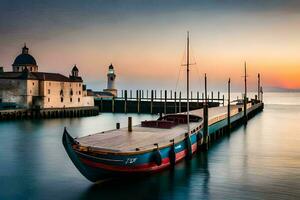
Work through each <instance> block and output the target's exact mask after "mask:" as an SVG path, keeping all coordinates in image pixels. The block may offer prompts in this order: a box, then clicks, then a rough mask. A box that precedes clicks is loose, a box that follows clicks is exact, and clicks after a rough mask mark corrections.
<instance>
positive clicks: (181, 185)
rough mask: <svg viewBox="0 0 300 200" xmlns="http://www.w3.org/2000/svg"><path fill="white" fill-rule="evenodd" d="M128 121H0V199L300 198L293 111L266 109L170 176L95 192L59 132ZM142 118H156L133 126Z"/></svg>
mask: <svg viewBox="0 0 300 200" xmlns="http://www.w3.org/2000/svg"><path fill="white" fill-rule="evenodd" d="M299 102H300V99H299ZM127 117H128V116H127V115H118V114H116V115H112V114H103V115H100V116H97V117H87V118H78V119H49V120H33V121H14V122H0V141H1V145H0V165H1V167H0V180H1V181H0V199H1V200H2V199H300V191H299V188H300V146H299V144H300V137H299V133H300V123H298V121H299V118H300V106H288V105H266V107H265V110H264V112H262V113H261V114H259V115H257V116H256V117H255V118H254V119H251V120H250V121H249V122H248V124H247V126H246V127H243V126H242V127H240V128H237V129H236V130H234V131H233V132H232V134H231V135H229V136H226V137H224V138H223V139H221V140H218V141H217V142H216V143H215V144H214V145H212V146H211V147H210V149H209V151H208V152H202V153H198V154H197V155H195V156H194V157H193V159H192V160H191V161H184V162H181V163H179V164H178V165H176V166H175V168H174V169H173V170H166V171H163V172H160V173H157V174H153V175H150V176H143V177H135V178H132V177H130V178H128V179H123V180H114V181H111V182H107V183H103V184H96V185H94V184H93V183H91V182H89V181H87V180H86V179H85V178H84V177H83V176H82V175H81V174H80V173H79V172H78V170H77V169H76V168H75V167H74V165H73V164H72V162H71V161H70V159H69V158H68V156H67V154H66V153H65V151H64V149H63V146H62V144H61V136H62V130H63V127H64V126H67V127H68V130H69V132H70V133H71V134H72V135H73V136H82V135H85V134H91V133H93V132H98V131H102V130H108V129H112V128H114V127H115V123H116V122H120V123H121V126H126V124H127ZM149 118H157V116H149V115H134V116H133V122H134V123H138V122H139V121H141V120H144V119H149Z"/></svg>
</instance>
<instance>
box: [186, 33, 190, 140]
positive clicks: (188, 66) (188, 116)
mask: <svg viewBox="0 0 300 200" xmlns="http://www.w3.org/2000/svg"><path fill="white" fill-rule="evenodd" d="M186 48H187V49H186V77H187V78H186V82H187V83H186V90H187V105H186V107H187V108H186V113H187V126H188V134H190V100H189V93H190V34H189V32H187V46H186Z"/></svg>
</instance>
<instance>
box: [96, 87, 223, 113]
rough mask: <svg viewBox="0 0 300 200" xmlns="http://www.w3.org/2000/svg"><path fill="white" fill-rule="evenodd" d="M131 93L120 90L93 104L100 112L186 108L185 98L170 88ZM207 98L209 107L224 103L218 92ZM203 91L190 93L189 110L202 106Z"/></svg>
mask: <svg viewBox="0 0 300 200" xmlns="http://www.w3.org/2000/svg"><path fill="white" fill-rule="evenodd" d="M134 93H135V94H134V95H133V92H132V90H129V92H128V91H127V90H122V91H121V96H120V97H112V98H97V97H96V98H95V105H97V106H99V111H100V112H112V113H149V114H158V113H164V114H168V113H178V112H179V113H180V112H185V111H186V110H187V99H186V97H182V94H181V92H173V91H172V90H170V91H167V90H164V91H163V90H160V92H159V95H158V91H156V90H146V91H144V90H136V91H135V92H134ZM207 98H208V101H207V102H208V106H209V107H217V106H219V105H224V101H225V100H224V95H222V97H221V96H220V92H218V93H217V95H216V96H215V97H214V93H213V92H211V96H210V97H209V96H208V97H207ZM204 99H205V97H204V93H201V96H200V92H196V93H194V95H193V92H191V94H190V99H189V100H190V102H189V104H190V105H189V107H190V110H196V109H200V108H203V102H204Z"/></svg>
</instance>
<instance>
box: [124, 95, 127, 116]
mask: <svg viewBox="0 0 300 200" xmlns="http://www.w3.org/2000/svg"><path fill="white" fill-rule="evenodd" d="M124 97H125V101H124V113H127V90H125V91H124Z"/></svg>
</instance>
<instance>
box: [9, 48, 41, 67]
mask: <svg viewBox="0 0 300 200" xmlns="http://www.w3.org/2000/svg"><path fill="white" fill-rule="evenodd" d="M36 65H37V64H36V61H35V59H34V57H33V56H32V55H30V54H29V53H28V48H27V47H26V45H25V46H24V47H23V49H22V53H21V54H20V55H18V56H17V57H16V59H15V61H14V63H13V66H36Z"/></svg>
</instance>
